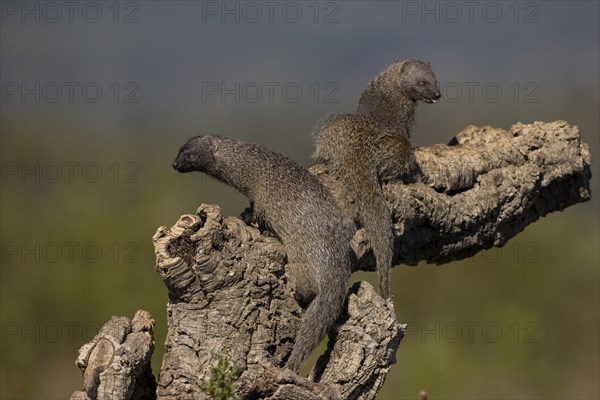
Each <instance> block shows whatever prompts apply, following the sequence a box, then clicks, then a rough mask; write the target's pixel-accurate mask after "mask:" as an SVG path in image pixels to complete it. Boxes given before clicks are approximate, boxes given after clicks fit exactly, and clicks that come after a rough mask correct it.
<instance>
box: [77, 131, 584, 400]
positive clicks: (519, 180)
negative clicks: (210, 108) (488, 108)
mask: <svg viewBox="0 0 600 400" xmlns="http://www.w3.org/2000/svg"><path fill="white" fill-rule="evenodd" d="M416 158H417V162H418V163H419V166H420V168H421V170H422V172H423V176H424V178H423V181H422V183H415V184H409V185H403V184H401V183H397V182H389V183H386V184H385V185H384V192H385V196H386V199H387V201H388V205H389V207H390V209H391V210H392V217H393V220H394V226H395V230H396V243H395V244H396V247H395V257H396V261H397V263H402V264H408V265H416V264H417V263H419V262H421V261H426V262H430V263H437V264H443V263H447V262H450V261H452V260H458V259H462V258H465V257H469V256H471V255H474V254H476V253H477V252H479V251H481V250H484V249H487V248H490V247H492V246H502V245H504V244H505V243H506V241H507V240H508V239H510V238H511V237H513V236H515V235H516V234H517V233H519V232H520V231H521V230H523V229H524V228H525V227H526V226H527V225H528V224H530V223H532V222H534V221H536V220H537V219H538V218H540V217H542V216H545V215H546V214H548V213H550V212H553V211H560V210H562V209H564V208H565V207H568V206H570V205H573V204H576V203H579V202H583V201H587V200H589V199H590V196H591V193H590V188H589V180H590V177H591V173H590V164H591V159H590V154H589V149H588V147H587V145H586V144H585V143H582V142H581V141H580V136H579V131H578V128H577V127H576V126H571V125H568V124H567V123H566V122H564V121H556V122H552V123H542V122H536V123H534V124H528V125H526V124H520V123H519V124H516V125H514V126H513V127H512V128H511V129H510V130H508V131H506V130H502V129H497V128H491V127H480V128H478V127H474V126H469V127H467V128H466V129H465V130H463V131H462V132H461V133H459V134H458V135H457V136H456V137H455V138H453V139H452V140H451V142H450V144H449V145H447V146H446V145H434V146H430V147H424V148H418V149H416ZM311 172H313V173H314V174H315V175H316V176H318V177H319V178H320V179H321V180H322V181H323V182H324V184H325V185H326V186H328V187H329V188H330V189H331V190H332V192H333V193H334V195H335V194H336V193H337V186H336V185H337V182H335V181H334V180H332V179H330V178H329V176H328V175H327V168H326V166H323V165H316V166H314V167H312V168H311ZM338 201H344V199H339V198H338ZM298 228H299V229H302V227H298ZM153 241H154V246H155V252H156V260H157V262H156V271H157V272H158V273H159V274H160V276H161V278H162V279H163V280H164V282H165V285H166V286H167V289H168V291H169V303H168V305H167V316H168V335H167V339H166V342H165V346H166V353H165V356H164V358H163V363H162V367H161V371H160V376H159V379H158V384H157V385H158V387H157V389H156V397H157V398H159V399H198V398H205V396H206V395H205V394H204V393H203V392H202V391H201V390H200V385H201V383H202V382H203V381H204V380H206V379H208V378H210V373H211V368H212V365H213V363H214V361H215V358H216V356H217V355H219V354H220V353H221V352H222V350H223V349H224V348H227V349H228V355H229V358H230V362H231V363H233V364H234V365H236V366H238V367H241V368H244V372H243V373H242V375H241V376H240V379H239V381H238V382H237V388H238V389H237V392H238V394H239V395H240V396H241V397H242V398H245V399H255V398H265V399H324V398H340V399H373V398H375V396H376V394H377V391H378V390H379V388H380V387H381V385H382V384H383V382H384V380H385V377H386V376H387V374H388V372H389V370H390V368H391V366H392V364H394V363H395V361H396V359H395V354H396V350H397V349H398V346H399V345H400V340H401V338H402V336H403V331H402V327H401V325H400V324H399V323H398V322H397V321H396V319H395V316H394V312H393V309H392V308H391V305H390V304H388V303H386V302H385V301H384V300H383V299H382V298H381V297H380V296H379V295H378V294H377V293H376V292H375V291H374V289H373V288H372V287H371V285H369V284H368V283H365V282H361V283H358V284H356V285H354V286H353V287H352V288H351V289H350V290H349V294H348V297H347V300H346V305H345V312H344V315H342V316H341V317H340V319H339V321H338V324H337V327H336V329H335V332H333V336H332V338H331V340H330V341H329V343H328V347H327V350H326V352H325V353H324V354H323V355H322V356H321V358H319V360H318V361H317V364H316V365H315V366H314V368H313V370H312V372H311V373H310V375H309V377H308V378H303V377H299V376H296V375H295V374H289V373H285V372H283V373H282V372H281V370H280V369H278V368H277V366H282V365H283V364H284V363H285V360H286V357H287V356H289V353H290V351H291V348H292V346H293V341H294V337H295V333H296V331H297V329H298V327H299V322H300V319H301V317H302V313H303V311H302V309H301V308H300V307H299V306H298V304H297V303H296V302H295V301H294V299H293V296H292V294H291V291H290V288H289V285H288V282H287V280H286V275H285V265H286V256H285V247H284V246H283V244H281V243H280V242H279V241H278V240H277V239H276V238H275V237H272V236H269V235H268V234H263V235H261V234H260V232H259V231H258V230H257V229H256V228H254V227H253V226H249V225H246V223H244V222H243V221H242V220H241V219H239V218H236V217H223V216H222V215H221V213H220V209H219V207H218V206H213V205H202V206H200V208H199V209H198V211H197V213H196V214H192V215H184V216H182V217H181V218H180V219H179V221H177V223H176V224H175V225H174V226H173V227H172V228H170V229H168V228H166V227H161V228H159V229H158V230H157V232H156V234H155V235H154V237H153ZM353 247H354V249H355V252H356V254H357V256H358V257H359V266H358V268H359V269H362V270H368V271H372V270H374V263H373V256H372V254H371V251H370V246H369V243H368V241H367V240H366V239H365V235H364V232H363V231H362V230H358V231H357V233H356V235H355V238H354V240H353ZM144 315H145V314H144ZM136 316H137V314H136ZM150 318H151V317H150V316H149V315H148V316H147V317H146V318H145V320H146V321H148V320H151V319H150ZM134 321H135V318H134ZM110 324H114V319H113V320H111V321H110V322H109V323H107V325H110ZM107 325H105V328H106V326H107ZM125 325H127V324H125ZM134 325H135V324H134ZM144 326H148V324H146V325H144ZM105 328H103V329H102V331H101V332H100V333H99V335H101V334H102V335H106V332H104V333H103V331H106V330H107V329H105ZM108 330H109V331H110V329H108ZM121 331H127V329H125V328H122V329H121ZM132 332H133V331H132ZM143 332H144V334H148V333H149V334H150V339H151V333H152V330H151V329H146V330H144V331H143ZM102 335H101V338H100V339H99V338H98V336H97V338H95V339H94V340H93V341H92V342H90V343H89V344H87V345H85V346H84V347H83V348H82V350H81V351H80V357H79V359H78V365H79V366H80V368H81V369H82V370H83V371H84V391H82V392H76V393H75V394H74V395H73V396H74V397H72V398H77V399H86V397H75V396H76V395H77V396H83V395H84V394H85V395H86V396H88V397H87V398H90V399H93V398H96V397H92V396H93V395H95V394H96V393H97V395H98V397H97V398H111V399H129V398H135V397H132V396H134V394H133V393H134V392H135V387H136V385H137V386H140V385H141V387H144V388H149V387H152V383H153V380H152V377H151V375H148V371H149V364H148V363H149V354H151V351H152V350H151V346H149V345H148V338H147V336H145V341H142V342H139V346H140V347H139V348H138V349H137V350H135V349H131V348H130V346H129V347H127V349H129V350H126V351H122V352H120V353H119V354H120V357H124V356H127V355H128V354H129V353H131V354H134V355H135V356H134V357H133V358H135V360H142V361H143V362H142V364H143V363H144V362H145V363H146V366H142V367H140V368H141V370H143V371H145V372H143V373H139V372H135V371H139V370H140V369H139V368H138V370H136V369H135V368H133V369H127V370H126V371H125V372H129V374H130V375H129V378H131V377H133V376H135V377H143V378H137V379H129V380H128V379H127V376H126V375H127V374H126V373H125V372H123V371H121V370H119V371H120V374H117V375H118V377H119V382H122V383H121V384H120V386H118V387H119V388H125V387H127V388H129V389H127V390H125V389H120V390H119V391H113V395H114V397H106V395H104V396H105V397H102V396H101V394H102V393H105V392H102V390H105V389H102V390H101V388H102V387H103V386H102V385H105V386H104V387H106V383H105V382H108V381H109V380H111V379H112V381H111V382H114V381H115V379H116V378H115V376H117V375H115V373H114V368H112V367H111V365H113V363H114V357H113V356H112V355H113V353H114V352H115V348H117V346H122V343H123V334H122V333H120V334H119V335H115V334H109V335H108V337H109V339H108V340H109V341H110V343H111V345H110V346H109V345H106V346H103V345H101V344H102V343H103V342H102V340H106V339H102V338H103V337H104V336H102ZM115 336H116V337H117V338H118V340H115V339H114V337H115ZM110 338H113V339H110ZM104 344H106V343H104ZM94 348H95V349H97V350H96V353H97V354H94V357H91V356H90V354H91V353H93V352H92V351H91V349H94ZM128 351H129V353H128ZM115 354H116V353H115ZM142 355H144V356H143V357H142ZM90 360H91V361H90ZM94 360H95V361H94ZM111 360H112V361H111ZM136 362H137V363H136ZM136 362H131V363H129V364H126V365H142V364H140V361H136ZM94 363H96V364H94ZM121 365H124V364H123V363H121ZM109 372H110V373H109ZM132 382H133V383H132ZM131 388H133V389H131ZM117 392H118V393H117ZM145 393H148V392H145ZM147 398H151V397H147Z"/></svg>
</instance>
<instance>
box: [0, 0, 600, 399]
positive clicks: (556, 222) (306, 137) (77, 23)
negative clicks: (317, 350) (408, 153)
mask: <svg viewBox="0 0 600 400" xmlns="http://www.w3.org/2000/svg"><path fill="white" fill-rule="evenodd" d="M467 3H468V2H421V1H419V2H411V1H405V2H388V1H383V2H367V1H348V2H345V1H336V2H321V3H316V2H277V3H263V2H193V1H174V2H163V1H133V2H121V3H116V2H77V3H76V5H71V6H67V5H65V4H66V3H63V2H36V1H30V2H12V1H3V2H2V3H1V7H2V25H1V39H0V45H1V61H0V67H1V69H0V73H1V82H2V102H1V104H0V105H1V107H2V111H1V115H0V120H1V147H2V149H1V157H2V191H1V230H0V233H1V242H2V249H1V250H2V254H1V258H2V260H1V261H2V266H1V270H0V271H1V276H0V289H1V297H0V299H1V323H2V336H1V343H0V344H1V350H0V351H1V353H0V367H1V372H0V398H2V399H64V398H68V396H70V394H71V393H72V392H73V391H74V390H76V389H78V388H80V387H81V383H82V379H81V374H80V372H79V370H78V369H77V368H76V367H75V366H74V360H75V358H76V356H77V351H78V349H79V347H80V346H81V345H83V344H84V343H85V342H87V341H88V340H90V339H91V338H92V337H93V336H94V334H95V333H96V331H97V329H98V328H99V327H100V326H101V325H102V324H103V323H104V322H106V321H107V320H108V319H109V318H110V317H111V316H112V315H125V316H129V317H131V316H133V313H134V312H135V311H136V310H137V309H140V308H143V309H146V310H149V311H150V312H151V313H152V315H153V316H154V318H155V319H156V344H157V346H156V351H155V354H154V357H153V369H154V371H155V373H156V372H158V370H159V368H160V363H161V357H162V354H163V342H164V338H165V333H166V324H165V304H166V300H167V296H166V291H165V288H164V286H163V284H162V281H161V280H160V278H159V276H158V275H157V274H156V273H155V272H154V252H153V248H152V245H151V240H150V238H151V236H152V235H153V234H154V232H155V230H156V228H157V227H159V226H161V225H167V226H170V225H172V224H173V223H174V222H175V221H176V220H177V218H178V217H179V216H180V215H181V214H184V213H192V212H194V211H195V210H196V208H197V206H198V205H199V204H200V203H215V204H219V205H221V207H222V210H223V213H224V214H225V215H237V214H238V213H239V212H240V211H241V210H242V209H243V208H244V207H245V206H246V205H247V202H246V200H245V198H243V197H242V196H240V195H238V194H236V193H235V192H234V191H233V190H232V189H231V188H228V187H226V186H224V185H221V184H218V183H215V182H213V181H211V180H209V179H207V178H206V177H205V176H203V175H200V174H190V175H185V176H184V175H179V174H177V173H176V172H175V171H173V170H172V168H171V166H170V164H171V162H172V160H173V158H174V156H175V154H176V152H177V150H178V148H179V146H180V145H181V144H182V143H183V141H184V139H186V138H187V137H189V136H192V135H194V134H199V133H216V134H221V135H226V136H230V137H237V138H242V139H245V140H249V141H254V142H257V143H260V144H262V145H265V146H267V147H270V148H272V149H275V150H278V151H281V152H283V153H285V154H287V155H289V156H291V157H293V158H294V159H296V160H298V161H300V162H301V163H302V164H304V165H306V166H309V165H310V164H311V160H310V155H311V151H312V139H311V137H310V133H311V132H312V130H313V129H314V127H315V126H316V125H317V123H318V121H319V120H320V119H321V118H323V117H324V116H326V115H327V114H331V113H336V112H346V111H351V110H353V108H354V105H355V103H356V100H357V98H358V95H359V93H360V91H361V89H362V88H363V87H364V85H365V84H366V82H368V81H369V80H370V79H371V78H372V77H373V76H374V75H375V74H376V73H378V72H379V71H380V70H381V69H383V67H384V66H385V65H386V64H387V63H389V62H391V61H393V60H395V59H398V58H418V59H422V60H425V61H430V62H431V64H432V66H433V68H434V70H435V72H436V74H437V76H438V79H439V80H440V83H441V85H442V88H443V95H444V100H443V101H442V102H441V103H440V104H436V105H426V104H421V105H419V109H418V120H417V126H416V128H415V130H414V132H413V138H414V142H415V144H416V145H430V144H434V143H447V142H448V141H449V139H450V138H451V137H452V136H453V135H455V134H456V133H457V132H459V131H460V130H462V129H463V128H464V127H465V126H467V125H469V124H475V125H488V124H489V125H492V126H496V127H501V128H509V127H510V126H511V125H512V124H513V123H516V122H519V121H521V122H525V123H531V122H533V121H536V120H541V121H553V120H556V119H564V120H567V121H568V122H569V123H571V124H575V125H578V126H579V127H580V130H581V136H582V138H583V140H584V141H585V142H586V143H588V144H589V145H590V148H591V152H592V156H593V157H595V158H597V156H598V154H600V151H599V150H600V147H599V136H600V135H599V133H600V123H599V109H600V104H599V103H600V101H599V96H600V87H599V86H600V82H599V79H600V78H599V76H600V61H599V36H600V32H599V19H600V11H599V3H598V2H596V1H532V2H516V1H514V2H513V1H511V2H486V1H484V2H477V3H468V4H467ZM592 173H593V180H592V189H593V190H594V199H593V200H592V201H591V202H588V203H585V204H578V205H576V206H573V207H571V208H569V209H567V210H565V211H564V212H561V213H555V214H552V215H549V216H547V217H546V218H543V219H541V220H540V221H537V222H536V223H534V224H532V225H531V226H529V227H528V228H527V229H526V230H525V231H524V232H522V233H521V234H519V235H518V236H517V237H515V238H514V239H513V240H511V241H510V242H509V243H508V244H507V245H506V246H505V247H504V248H502V249H491V250H489V251H487V252H484V253H481V254H479V255H477V256H475V257H473V258H472V259H468V260H463V261H461V262H456V263H453V264H451V265H444V266H440V267H437V266H430V265H420V266H418V267H416V268H410V267H398V268H395V269H394V271H393V292H394V293H395V296H396V297H395V298H396V300H395V305H396V310H397V315H398V319H399V321H403V322H406V323H408V328H409V334H408V336H407V339H406V341H405V342H404V343H403V344H402V345H401V346H400V349H399V351H398V354H397V358H398V363H397V364H396V365H395V366H394V367H393V368H392V371H391V373H390V375H389V376H388V378H387V381H386V383H385V386H384V388H383V389H382V390H381V392H380V396H379V398H381V399H415V398H416V397H417V393H418V391H419V390H420V389H425V390H426V391H427V392H428V393H429V394H430V398H436V399H542V398H553V399H567V398H568V399H597V398H599V397H600V389H599V381H598V376H599V375H600V371H599V352H600V348H599V319H600V316H599V293H600V292H599V285H600V284H599V273H598V271H599V268H598V267H599V258H600V256H599V242H600V238H599V202H598V198H597V196H596V192H595V191H596V190H597V188H598V176H599V175H600V174H599V173H598V163H597V162H596V163H595V164H594V165H592ZM356 279H366V280H369V281H371V282H373V281H374V274H372V273H371V274H367V273H363V274H357V276H356Z"/></svg>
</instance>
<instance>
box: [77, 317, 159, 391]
mask: <svg viewBox="0 0 600 400" xmlns="http://www.w3.org/2000/svg"><path fill="white" fill-rule="evenodd" d="M153 331H154V320H153V319H152V316H151V315H150V313H148V312H147V311H143V310H139V311H138V312H136V313H135V316H134V317H133V319H132V320H130V319H129V318H126V317H113V318H112V319H111V320H110V321H108V322H107V323H106V324H104V326H103V327H102V328H101V329H100V332H98V334H97V335H96V336H95V337H94V339H92V340H91V341H90V342H89V343H87V344H85V345H84V346H83V347H82V348H81V349H80V350H79V357H77V362H76V363H77V366H78V367H79V369H81V370H82V372H83V390H80V391H76V392H75V393H73V395H72V396H71V400H94V399H103V400H104V399H106V400H108V399H110V400H125V399H133V400H146V399H147V400H151V399H155V398H156V381H155V379H154V376H153V375H152V369H151V368H150V358H151V356H152V352H153V351H154V337H153V334H154V332H153Z"/></svg>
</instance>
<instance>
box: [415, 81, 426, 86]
mask: <svg viewBox="0 0 600 400" xmlns="http://www.w3.org/2000/svg"><path fill="white" fill-rule="evenodd" d="M426 84H427V82H425V81H419V83H417V85H419V86H425V85H426Z"/></svg>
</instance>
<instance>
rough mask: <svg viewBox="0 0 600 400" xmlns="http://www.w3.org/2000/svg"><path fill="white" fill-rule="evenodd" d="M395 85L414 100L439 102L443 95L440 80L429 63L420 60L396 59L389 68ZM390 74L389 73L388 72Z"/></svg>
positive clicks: (388, 70)
mask: <svg viewBox="0 0 600 400" xmlns="http://www.w3.org/2000/svg"><path fill="white" fill-rule="evenodd" d="M387 72H390V74H389V76H390V78H391V79H393V80H394V83H395V86H397V87H398V89H399V90H400V91H401V92H403V93H405V94H406V95H407V96H408V97H409V98H410V99H411V100H412V101H415V102H416V101H419V100H421V101H424V102H426V103H437V101H438V100H439V99H440V97H442V95H441V93H440V89H439V87H438V81H437V79H436V77H435V74H434V73H433V70H432V69H431V65H430V64H429V63H424V62H423V61H419V60H403V61H396V62H395V63H393V64H391V65H390V66H389V67H388V68H387ZM386 75H388V74H386Z"/></svg>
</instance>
